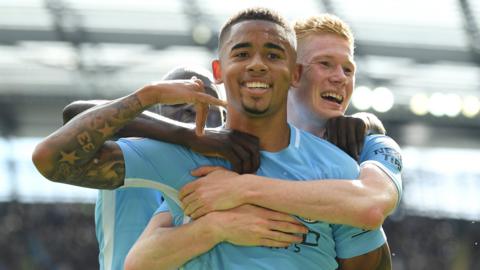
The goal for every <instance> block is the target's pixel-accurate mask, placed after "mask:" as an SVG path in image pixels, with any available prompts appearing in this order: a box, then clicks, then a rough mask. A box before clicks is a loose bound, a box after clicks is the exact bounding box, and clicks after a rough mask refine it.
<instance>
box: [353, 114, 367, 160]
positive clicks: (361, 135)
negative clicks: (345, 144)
mask: <svg viewBox="0 0 480 270" xmlns="http://www.w3.org/2000/svg"><path fill="white" fill-rule="evenodd" d="M360 123H361V124H359V125H357V128H356V130H355V134H356V138H357V160H358V159H359V158H360V153H361V152H362V150H363V144H364V142H365V137H366V136H367V132H368V127H367V125H366V124H365V123H364V122H363V121H362V120H360Z"/></svg>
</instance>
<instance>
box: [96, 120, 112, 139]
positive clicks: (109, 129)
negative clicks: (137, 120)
mask: <svg viewBox="0 0 480 270" xmlns="http://www.w3.org/2000/svg"><path fill="white" fill-rule="evenodd" d="M113 129H114V128H113V127H111V126H110V125H109V124H108V123H107V122H105V126H103V128H100V129H98V131H99V132H100V133H102V136H103V137H104V138H106V137H108V136H110V135H112V134H113Z"/></svg>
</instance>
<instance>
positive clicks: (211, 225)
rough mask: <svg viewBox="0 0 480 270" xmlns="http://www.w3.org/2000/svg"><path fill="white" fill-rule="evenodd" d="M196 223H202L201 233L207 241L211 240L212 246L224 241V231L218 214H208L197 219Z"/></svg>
mask: <svg viewBox="0 0 480 270" xmlns="http://www.w3.org/2000/svg"><path fill="white" fill-rule="evenodd" d="M197 222H201V223H202V225H203V226H202V227H203V230H202V231H201V233H203V234H204V235H206V236H207V239H211V240H212V244H213V245H216V244H218V243H220V242H223V241H225V240H226V235H225V231H224V229H223V225H222V224H221V220H220V213H218V212H210V213H208V214H206V215H205V216H203V217H201V218H199V219H198V220H197Z"/></svg>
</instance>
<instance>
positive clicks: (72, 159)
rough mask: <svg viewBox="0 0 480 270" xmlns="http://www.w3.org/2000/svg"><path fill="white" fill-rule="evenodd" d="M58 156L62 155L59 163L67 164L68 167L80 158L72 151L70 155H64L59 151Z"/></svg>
mask: <svg viewBox="0 0 480 270" xmlns="http://www.w3.org/2000/svg"><path fill="white" fill-rule="evenodd" d="M60 154H61V155H62V158H61V159H60V162H62V161H64V162H68V163H69V164H70V165H73V163H75V161H76V160H79V159H80V158H79V157H77V154H76V153H75V151H72V152H70V153H65V152H63V151H60Z"/></svg>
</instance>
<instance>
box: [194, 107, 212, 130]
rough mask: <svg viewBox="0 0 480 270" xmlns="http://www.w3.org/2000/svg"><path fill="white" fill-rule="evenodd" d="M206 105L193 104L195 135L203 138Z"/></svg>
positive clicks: (206, 112)
mask: <svg viewBox="0 0 480 270" xmlns="http://www.w3.org/2000/svg"><path fill="white" fill-rule="evenodd" d="M208 107H209V106H208V105H206V104H201V103H200V104H198V103H197V104H195V112H196V113H195V135H197V136H203V134H204V133H205V125H206V123H207V116H208Z"/></svg>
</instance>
